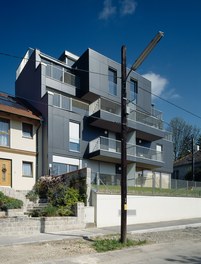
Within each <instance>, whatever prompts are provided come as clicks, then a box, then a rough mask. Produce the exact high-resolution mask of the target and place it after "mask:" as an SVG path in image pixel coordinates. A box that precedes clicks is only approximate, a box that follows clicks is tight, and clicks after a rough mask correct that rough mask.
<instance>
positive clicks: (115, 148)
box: [89, 137, 163, 162]
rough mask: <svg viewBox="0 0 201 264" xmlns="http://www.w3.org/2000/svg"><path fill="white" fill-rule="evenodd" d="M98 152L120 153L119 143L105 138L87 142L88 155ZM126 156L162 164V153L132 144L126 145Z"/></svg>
mask: <svg viewBox="0 0 201 264" xmlns="http://www.w3.org/2000/svg"><path fill="white" fill-rule="evenodd" d="M99 150H103V151H109V152H111V153H118V154H120V153H121V141H119V140H115V139H112V138H107V137H98V138H96V139H94V140H92V141H90V142H89V153H93V152H96V151H99ZM127 156H133V157H138V158H143V159H148V160H154V161H159V162H163V152H161V151H156V150H155V149H151V148H146V147H142V146H138V145H134V144H130V143H128V144H127Z"/></svg>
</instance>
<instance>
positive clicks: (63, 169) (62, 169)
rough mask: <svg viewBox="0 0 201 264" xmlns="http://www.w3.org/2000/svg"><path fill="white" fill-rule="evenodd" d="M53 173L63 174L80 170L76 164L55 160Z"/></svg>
mask: <svg viewBox="0 0 201 264" xmlns="http://www.w3.org/2000/svg"><path fill="white" fill-rule="evenodd" d="M52 168H53V172H52V174H53V175H61V174H64V173H68V172H71V171H75V170H78V166H76V165H70V164H64V163H58V162H53V167H52Z"/></svg>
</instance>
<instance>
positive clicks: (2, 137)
mask: <svg viewBox="0 0 201 264" xmlns="http://www.w3.org/2000/svg"><path fill="white" fill-rule="evenodd" d="M9 145H10V121H9V120H7V119H3V118H0V146H4V147H9Z"/></svg>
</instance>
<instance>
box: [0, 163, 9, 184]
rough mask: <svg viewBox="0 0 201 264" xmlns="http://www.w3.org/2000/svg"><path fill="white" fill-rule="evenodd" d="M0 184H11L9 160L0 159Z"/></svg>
mask: <svg viewBox="0 0 201 264" xmlns="http://www.w3.org/2000/svg"><path fill="white" fill-rule="evenodd" d="M0 186H11V160H3V159H0Z"/></svg>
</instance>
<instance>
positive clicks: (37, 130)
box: [36, 118, 43, 180]
mask: <svg viewBox="0 0 201 264" xmlns="http://www.w3.org/2000/svg"><path fill="white" fill-rule="evenodd" d="M42 121H43V120H42V118H41V119H40V124H39V126H38V127H37V129H36V180H38V178H39V173H38V160H39V157H38V144H39V139H38V137H39V135H38V134H39V129H40V128H41V126H42Z"/></svg>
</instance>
